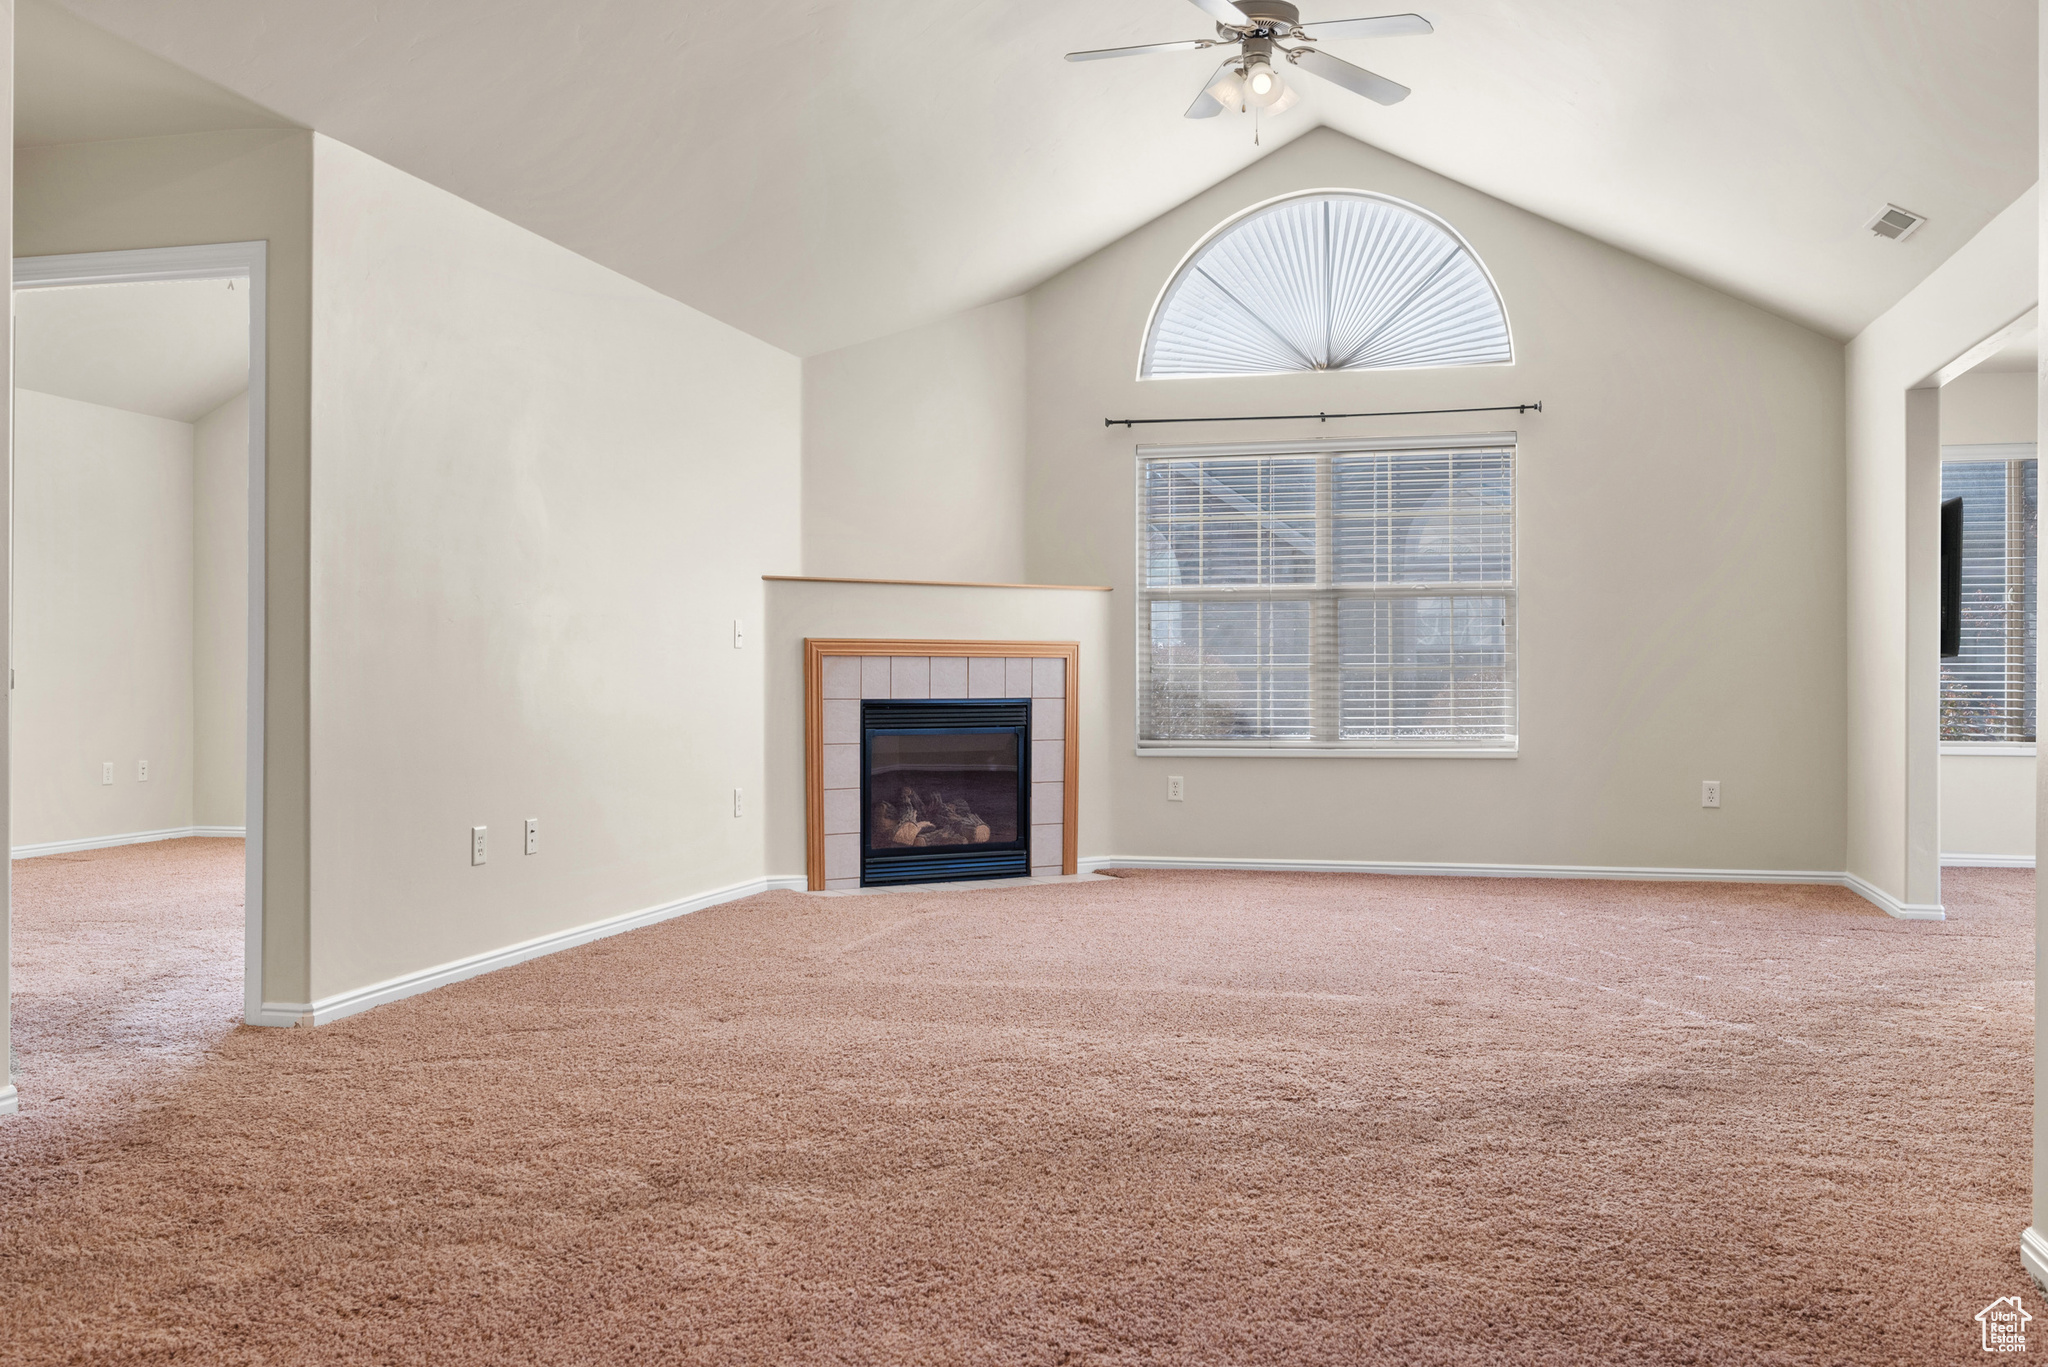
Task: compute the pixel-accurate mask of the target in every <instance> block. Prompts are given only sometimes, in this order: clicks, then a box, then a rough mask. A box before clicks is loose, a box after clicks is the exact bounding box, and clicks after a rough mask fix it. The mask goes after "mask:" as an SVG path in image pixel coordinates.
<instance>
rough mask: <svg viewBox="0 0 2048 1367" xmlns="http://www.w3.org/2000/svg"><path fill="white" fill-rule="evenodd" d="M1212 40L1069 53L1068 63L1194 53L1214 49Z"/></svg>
mask: <svg viewBox="0 0 2048 1367" xmlns="http://www.w3.org/2000/svg"><path fill="white" fill-rule="evenodd" d="M1215 46H1216V40H1215V39H1213V38H1190V39H1188V40H1187V41H1186V42H1183V43H1145V44H1142V45H1140V46H1138V47H1099V48H1096V49H1094V50H1093V51H1090V52H1069V53H1068V54H1067V60H1068V61H1070V62H1099V61H1101V60H1102V59H1103V58H1104V57H1137V56H1141V55H1143V54H1144V53H1147V52H1194V51H1197V50H1198V49H1201V48H1205V47H1215Z"/></svg>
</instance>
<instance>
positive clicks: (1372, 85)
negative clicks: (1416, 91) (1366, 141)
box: [1287, 47, 1411, 104]
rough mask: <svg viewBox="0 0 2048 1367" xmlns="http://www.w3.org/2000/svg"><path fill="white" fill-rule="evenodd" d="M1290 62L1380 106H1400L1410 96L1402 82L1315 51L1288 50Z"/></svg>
mask: <svg viewBox="0 0 2048 1367" xmlns="http://www.w3.org/2000/svg"><path fill="white" fill-rule="evenodd" d="M1287 60H1288V61H1290V62H1292V63H1294V64H1295V65H1296V66H1298V67H1300V68H1301V69H1302V70H1303V71H1306V72H1308V73H1309V74H1310V75H1312V76H1320V77H1322V78H1323V79H1324V80H1326V81H1330V82H1333V83H1334V84H1337V85H1341V86H1343V87H1344V88H1345V89H1346V90H1348V91H1350V92H1351V93H1353V94H1354V95H1363V96H1365V98H1367V99H1368V100H1374V101H1377V102H1378V103H1380V104H1399V103H1400V102H1401V101H1403V100H1405V99H1407V98H1408V96H1409V94H1410V93H1411V92H1410V91H1409V89H1408V87H1407V86H1405V85H1402V84H1401V83H1400V82H1399V81H1390V80H1388V79H1387V78H1386V77H1384V76H1376V75H1374V74H1373V73H1372V72H1370V71H1367V70H1366V69H1365V68H1364V67H1362V66H1353V65H1351V63H1349V62H1347V61H1345V60H1344V59H1343V58H1341V57H1332V56H1331V55H1330V54H1329V53H1327V52H1323V51H1320V50H1319V49H1316V48H1312V47H1297V48H1289V49H1288V50H1287Z"/></svg>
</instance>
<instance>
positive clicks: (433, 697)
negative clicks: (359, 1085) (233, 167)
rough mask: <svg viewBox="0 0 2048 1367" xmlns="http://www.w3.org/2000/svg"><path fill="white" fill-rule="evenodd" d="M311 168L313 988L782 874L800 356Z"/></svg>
mask: <svg viewBox="0 0 2048 1367" xmlns="http://www.w3.org/2000/svg"><path fill="white" fill-rule="evenodd" d="M315 158H316V165H317V175H316V182H315V198H314V204H315V209H314V213H315V227H314V241H315V267H314V303H315V308H314V318H315V320H316V321H315V333H314V354H315V355H316V356H317V357H318V358H319V366H318V369H317V370H316V372H315V376H314V399H313V466H314V469H313V504H312V506H313V527H312V544H313V589H312V612H313V636H312V662H313V668H312V679H313V695H312V710H313V738H312V759H313V764H312V773H313V793H312V810H313V830H314V843H313V866H312V878H313V883H312V894H313V956H312V982H311V992H312V996H311V1000H315V1001H317V1000H319V999H322V998H327V997H331V996H333V995H335V994H340V993H345V992H348V991H351V990H354V989H357V988H361V987H364V986H368V985H370V984H374V983H377V982H380V981H384V980H388V979H391V978H394V977H397V976H400V975H404V974H408V973H412V972H416V971H421V970H426V969H430V968H434V967H437V966H439V965H443V964H446V963H449V962H450V961H453V960H457V959H460V958H463V957H466V956H470V955H474V954H478V953H482V952H486V951H491V950H496V949H500V948H503V947H506V946H509V945H512V944H515V943H518V942H520V941H524V940H528V939H532V938H536V937H540V936H543V935H547V934H550V933H553V932H557V931H562V930H566V929H570V928H574V927H577V926H580V925H584V924H587V923H589V922H592V921H596V920H600V919H604V918H608V917H612V916H616V915H621V914H625V913H630V912H635V911H640V910H643V909H647V908H652V907H657V906H662V905H666V904H669V903H672V902H675V901H678V900H681V899H685V898H689V897H692V896H695V895H700V894H704V893H708V892H712V891H714V890H717V889H720V888H726V887H730V886H733V885H739V884H744V883H746V882H747V881H748V880H753V879H758V878H760V877H761V876H762V873H763V868H764V829H765V820H766V814H765V810H764V808H763V807H762V806H760V805H759V804H749V805H748V807H747V809H746V815H745V816H744V817H742V818H738V819H736V818H735V817H734V815H733V802H732V792H733V789H735V788H741V789H744V790H746V791H747V792H749V793H754V794H758V793H759V792H760V790H761V787H762V777H763V768H762V725H763V722H762V706H763V694H764V680H763V669H764V663H765V660H766V656H765V655H764V653H763V652H762V650H761V648H760V644H759V635H758V631H757V628H758V625H759V623H760V621H761V619H762V612H763V594H762V584H761V576H762V574H763V573H766V572H772V571H783V572H787V571H790V570H793V569H795V568H796V565H797V561H798V558H799V519H800V504H799V491H798V481H799V472H800V462H801V448H800V435H799V419H800V411H799V410H800V402H801V375H800V367H799V363H798V362H797V360H796V358H794V357H792V356H789V355H787V354H785V353H783V352H780V351H777V350H775V349H774V348H772V347H769V346H767V345H766V344H764V343H761V342H758V341H755V340H753V339H751V338H749V337H746V336H744V335H742V334H741V333H739V332H737V331H735V330H733V329H732V328H730V327H727V326H725V325H723V324H721V323H717V322H714V321H712V320H711V319H709V318H707V317H705V316H704V315H702V314H700V313H697V312H695V311H693V310H691V309H689V308H687V307H685V306H683V305H681V304H678V303H676V302H675V301H673V300H671V299H667V298H664V297H662V296H660V295H658V294H656V293H654V292H653V291H652V290H649V289H647V288H645V287H644V286H641V285H637V284H634V283H633V282H631V281H629V280H627V279H625V278H624V277H622V276H619V275H617V274H615V273H613V272H611V271H608V270H605V269H603V268H602V267H599V266H597V265H595V264H593V263H591V262H589V261H587V260H584V259H583V258H581V257H578V256H576V255H574V254H572V253H570V252H568V251H566V250H564V249H562V248H560V247H557V246H555V245H553V244H551V243H549V242H546V241H545V240H543V239H541V238H539V237H536V236H534V235H533V234H531V233H529V232H527V231H525V230H523V229H521V228H517V227H514V226H513V225H512V224H510V223H507V222H505V221H504V220H502V219H499V218H496V217H494V216H493V215H491V214H489V213H486V212H485V211H484V210H482V209H479V208H477V207H475V206H473V205H470V204H468V203H465V202H464V201H462V200H460V199H457V198H456V197H455V196H453V195H450V194H448V193H446V192H445V191H442V190H438V189H435V188H434V187H432V186H429V185H427V184H426V183H424V182H422V181H419V180H416V179H414V178H412V177H411V176H407V175H405V174H403V173H401V172H399V171H396V170H394V169H392V168H391V167H389V166H386V165H384V164H382V163H381V162H378V161H376V160H374V159H373V158H371V157H369V156H366V155H364V154H363V153H360V152H357V151H354V150H352V149H350V148H348V147H345V146H343V145H341V144H339V143H336V142H333V141H331V140H329V139H326V138H319V139H317V140H316V149H315ZM734 619H740V620H742V621H745V622H746V623H748V624H749V630H750V633H752V639H750V640H749V641H748V643H747V646H746V648H745V649H738V650H736V649H735V648H734V646H733V621H734ZM528 817H536V818H538V819H539V821H540V853H539V854H537V855H535V856H531V857H528V856H526V855H524V854H523V853H522V852H521V823H522V822H523V821H524V820H525V819H526V818H528ZM475 825H483V826H488V827H489V830H490V858H489V862H488V863H487V864H485V865H484V866H482V867H471V865H470V860H469V831H470V827H472V826H475Z"/></svg>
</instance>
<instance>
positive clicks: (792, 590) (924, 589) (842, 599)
mask: <svg viewBox="0 0 2048 1367" xmlns="http://www.w3.org/2000/svg"><path fill="white" fill-rule="evenodd" d="M767 588H768V620H767V628H768V629H767V631H766V632H764V633H763V638H764V650H765V652H766V654H765V658H766V660H767V662H768V678H767V687H768V730H767V746H768V767H767V777H768V791H767V799H768V800H767V802H766V803H765V804H764V808H765V811H766V813H767V830H768V872H769V873H770V875H772V876H776V877H802V876H803V874H804V693H803V663H804V658H803V645H804V640H805V638H806V637H812V636H829V637H852V638H858V639H867V640H946V641H1077V642H1079V643H1080V646H1081V653H1080V660H1079V664H1078V666H1077V671H1078V673H1079V675H1080V683H1081V692H1080V703H1081V731H1080V736H1081V754H1080V772H1081V798H1080V815H1079V823H1080V835H1079V839H1078V842H1077V844H1076V847H1075V849H1076V854H1077V855H1078V856H1079V857H1080V858H1081V859H1084V860H1086V859H1096V858H1100V857H1102V856H1104V855H1107V854H1111V853H1113V852H1115V851H1116V849H1117V848H1118V846H1117V835H1116V822H1117V815H1116V812H1115V811H1114V810H1113V807H1112V804H1111V801H1110V775H1111V773H1112V772H1113V754H1112V749H1113V745H1114V732H1113V730H1112V727H1111V721H1110V719H1111V717H1112V715H1113V712H1114V708H1113V704H1112V701H1111V690H1112V688H1113V686H1114V685H1113V682H1112V681H1113V678H1114V670H1113V669H1112V668H1111V667H1110V666H1109V663H1108V662H1109V660H1110V658H1111V656H1112V655H1113V653H1114V649H1115V645H1114V640H1113V637H1112V635H1111V623H1112V621H1113V620H1114V607H1113V604H1112V602H1111V599H1112V597H1113V595H1111V594H1107V593H1095V592H1089V591H1087V590H1083V589H987V588H939V587H931V586H925V585H911V584H820V583H811V582H803V581H798V582H786V581H785V582H776V583H771V584H769V585H768V586H767Z"/></svg>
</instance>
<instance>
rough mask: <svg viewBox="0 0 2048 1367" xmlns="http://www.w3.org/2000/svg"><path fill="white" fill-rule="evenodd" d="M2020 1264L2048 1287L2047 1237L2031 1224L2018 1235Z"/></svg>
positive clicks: (2045, 1287) (2029, 1274)
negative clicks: (2042, 1235)
mask: <svg viewBox="0 0 2048 1367" xmlns="http://www.w3.org/2000/svg"><path fill="white" fill-rule="evenodd" d="M2020 1266H2021V1267H2024V1268H2025V1269H2027V1275H2028V1276H2030V1277H2032V1278H2033V1279H2034V1280H2035V1281H2036V1282H2039V1283H2040V1284H2041V1286H2042V1287H2043V1288H2044V1289H2048V1239H2044V1238H2042V1237H2041V1235H2040V1232H2039V1231H2037V1230H2036V1229H2035V1228H2034V1227H2033V1226H2032V1225H2028V1226H2027V1228H2026V1231H2025V1232H2024V1233H2023V1234H2021V1235H2020Z"/></svg>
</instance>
